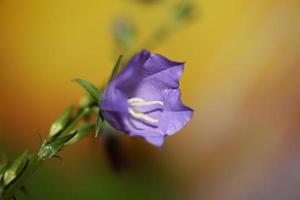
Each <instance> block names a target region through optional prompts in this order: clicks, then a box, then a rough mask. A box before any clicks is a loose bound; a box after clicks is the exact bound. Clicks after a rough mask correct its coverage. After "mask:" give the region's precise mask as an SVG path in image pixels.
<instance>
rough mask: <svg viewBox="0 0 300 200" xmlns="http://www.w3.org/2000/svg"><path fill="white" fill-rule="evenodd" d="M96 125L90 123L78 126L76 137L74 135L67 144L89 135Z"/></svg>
mask: <svg viewBox="0 0 300 200" xmlns="http://www.w3.org/2000/svg"><path fill="white" fill-rule="evenodd" d="M94 127H95V125H94V124H93V123H88V124H84V125H82V126H80V127H79V128H77V131H78V133H77V134H76V135H75V136H74V137H72V138H71V139H70V140H69V141H68V142H66V144H65V145H70V144H74V143H76V142H78V141H79V140H81V139H82V138H84V137H85V136H87V135H88V134H89V133H90V132H91V131H92V130H93V128H94Z"/></svg>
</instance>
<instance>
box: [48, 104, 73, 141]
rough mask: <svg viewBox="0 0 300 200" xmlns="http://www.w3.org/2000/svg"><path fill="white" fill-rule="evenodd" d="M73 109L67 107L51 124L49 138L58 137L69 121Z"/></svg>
mask: <svg viewBox="0 0 300 200" xmlns="http://www.w3.org/2000/svg"><path fill="white" fill-rule="evenodd" d="M73 109H74V107H73V106H69V107H68V108H67V109H66V110H65V111H64V112H63V113H62V114H61V115H60V116H59V117H58V118H57V119H56V120H55V122H54V123H53V124H52V126H51V127H50V131H49V137H55V136H58V135H59V133H60V132H61V131H62V130H63V129H64V128H65V127H66V125H67V124H68V123H69V122H70V120H71V114H72V112H73Z"/></svg>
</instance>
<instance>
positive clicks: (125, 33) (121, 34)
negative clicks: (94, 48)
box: [113, 18, 136, 49]
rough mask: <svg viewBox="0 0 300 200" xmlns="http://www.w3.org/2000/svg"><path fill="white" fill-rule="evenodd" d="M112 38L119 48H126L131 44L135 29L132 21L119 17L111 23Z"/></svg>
mask: <svg viewBox="0 0 300 200" xmlns="http://www.w3.org/2000/svg"><path fill="white" fill-rule="evenodd" d="M113 36H114V39H115V41H116V43H117V45H119V46H120V47H121V48H124V49H128V48H130V47H131V46H132V44H133V42H134V40H135V36H136V30H135V27H134V25H133V23H132V22H131V21H129V20H126V19H124V18H123V19H119V20H117V21H116V22H115V23H114V25H113Z"/></svg>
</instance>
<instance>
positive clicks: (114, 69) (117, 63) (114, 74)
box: [108, 55, 123, 83]
mask: <svg viewBox="0 0 300 200" xmlns="http://www.w3.org/2000/svg"><path fill="white" fill-rule="evenodd" d="M122 59H123V55H120V56H119V58H118V60H117V62H116V64H115V66H114V68H113V70H112V72H111V75H110V78H109V81H108V83H109V82H111V81H112V79H113V78H114V77H115V76H116V75H117V74H118V72H119V68H120V66H121V64H122Z"/></svg>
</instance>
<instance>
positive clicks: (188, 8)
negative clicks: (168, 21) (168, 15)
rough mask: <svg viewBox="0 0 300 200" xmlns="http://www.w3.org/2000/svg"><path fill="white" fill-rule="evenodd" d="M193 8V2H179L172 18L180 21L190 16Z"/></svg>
mask: <svg viewBox="0 0 300 200" xmlns="http://www.w3.org/2000/svg"><path fill="white" fill-rule="evenodd" d="M194 10H195V7H194V5H193V4H191V3H187V2H183V3H180V4H179V5H178V6H177V8H176V10H175V13H174V20H175V21H181V20H185V19H188V18H189V17H191V16H192V14H193V12H194Z"/></svg>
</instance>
